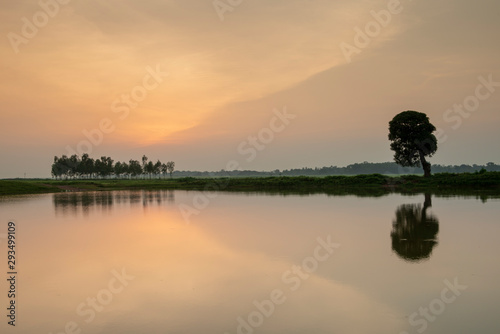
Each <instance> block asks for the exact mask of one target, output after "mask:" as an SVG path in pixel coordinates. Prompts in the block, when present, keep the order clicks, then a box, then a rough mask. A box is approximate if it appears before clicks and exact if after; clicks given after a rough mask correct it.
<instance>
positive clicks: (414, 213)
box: [391, 194, 439, 262]
mask: <svg viewBox="0 0 500 334" xmlns="http://www.w3.org/2000/svg"><path fill="white" fill-rule="evenodd" d="M431 206H432V202H431V195H430V194H426V195H425V201H424V205H423V206H422V205H421V204H403V205H400V206H399V207H398V208H397V210H396V219H395V220H394V221H393V222H392V232H391V239H392V250H393V251H394V252H395V253H396V254H397V255H398V256H399V257H400V258H402V259H403V260H405V261H408V262H419V261H423V260H427V259H429V258H430V256H431V254H432V250H433V248H434V247H435V246H436V245H437V244H438V241H437V234H438V232H439V221H438V219H437V217H436V216H434V215H432V214H430V213H427V209H428V208H429V207H431Z"/></svg>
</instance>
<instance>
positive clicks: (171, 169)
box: [167, 161, 175, 178]
mask: <svg viewBox="0 0 500 334" xmlns="http://www.w3.org/2000/svg"><path fill="white" fill-rule="evenodd" d="M174 169H175V162H173V161H169V162H167V170H168V172H169V173H170V178H172V173H173V172H174Z"/></svg>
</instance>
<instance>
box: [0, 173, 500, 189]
mask: <svg viewBox="0 0 500 334" xmlns="http://www.w3.org/2000/svg"><path fill="white" fill-rule="evenodd" d="M161 189H185V190H210V191H217V190H219V191H291V192H326V193H330V192H335V193H337V192H339V191H343V190H345V191H347V192H350V191H353V190H356V191H355V192H363V191H365V190H366V191H367V192H370V193H376V192H377V191H379V192H386V191H394V190H398V191H403V192H404V191H432V192H435V191H446V190H455V191H459V190H460V189H463V190H500V172H481V173H464V174H451V173H442V174H436V175H433V176H432V177H430V178H424V177H421V176H415V175H403V176H395V177H394V176H385V175H381V174H369V175H356V176H326V177H307V176H291V177H248V178H247V177H244V178H192V177H187V178H174V179H152V180H136V179H134V180H121V179H120V180H118V179H109V180H29V179H28V180H0V195H16V194H38V193H52V192H61V191H102V190H161Z"/></svg>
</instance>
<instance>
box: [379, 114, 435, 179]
mask: <svg viewBox="0 0 500 334" xmlns="http://www.w3.org/2000/svg"><path fill="white" fill-rule="evenodd" d="M434 131H436V127H435V126H434V125H432V124H431V123H430V122H429V117H427V115H426V114H424V113H421V112H417V111H411V110H408V111H403V112H402V113H400V114H397V115H396V116H395V117H394V118H393V119H392V121H390V122H389V140H390V141H392V143H391V150H393V151H394V152H395V153H394V161H396V163H398V164H400V165H401V166H403V167H420V166H422V167H423V169H424V176H425V177H429V176H431V164H430V163H429V162H427V161H426V160H425V157H426V156H428V157H432V155H433V154H434V153H436V151H437V139H436V136H434V135H433V134H432V133H433V132H434Z"/></svg>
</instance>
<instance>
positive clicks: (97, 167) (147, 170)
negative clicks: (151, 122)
mask: <svg viewBox="0 0 500 334" xmlns="http://www.w3.org/2000/svg"><path fill="white" fill-rule="evenodd" d="M141 160H142V161H141V162H142V163H141V162H139V161H138V160H129V162H128V163H127V162H120V161H118V162H116V163H115V162H114V160H113V159H111V158H110V157H106V156H102V157H101V158H100V159H93V158H91V157H89V155H88V154H84V155H82V157H81V158H80V157H79V156H78V155H76V154H75V155H72V156H70V157H68V156H66V155H63V156H61V157H57V156H55V157H54V163H53V164H52V169H51V174H52V177H55V178H74V179H81V178H86V179H93V178H110V177H115V178H133V177H134V178H136V177H144V178H145V177H149V178H153V177H156V178H160V177H165V176H166V175H167V173H168V174H170V177H172V173H173V172H174V169H175V163H174V162H173V161H168V162H167V163H162V162H161V161H160V160H158V161H156V162H155V163H153V161H148V160H149V159H148V157H146V156H145V155H144V156H143V157H142V159H141Z"/></svg>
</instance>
